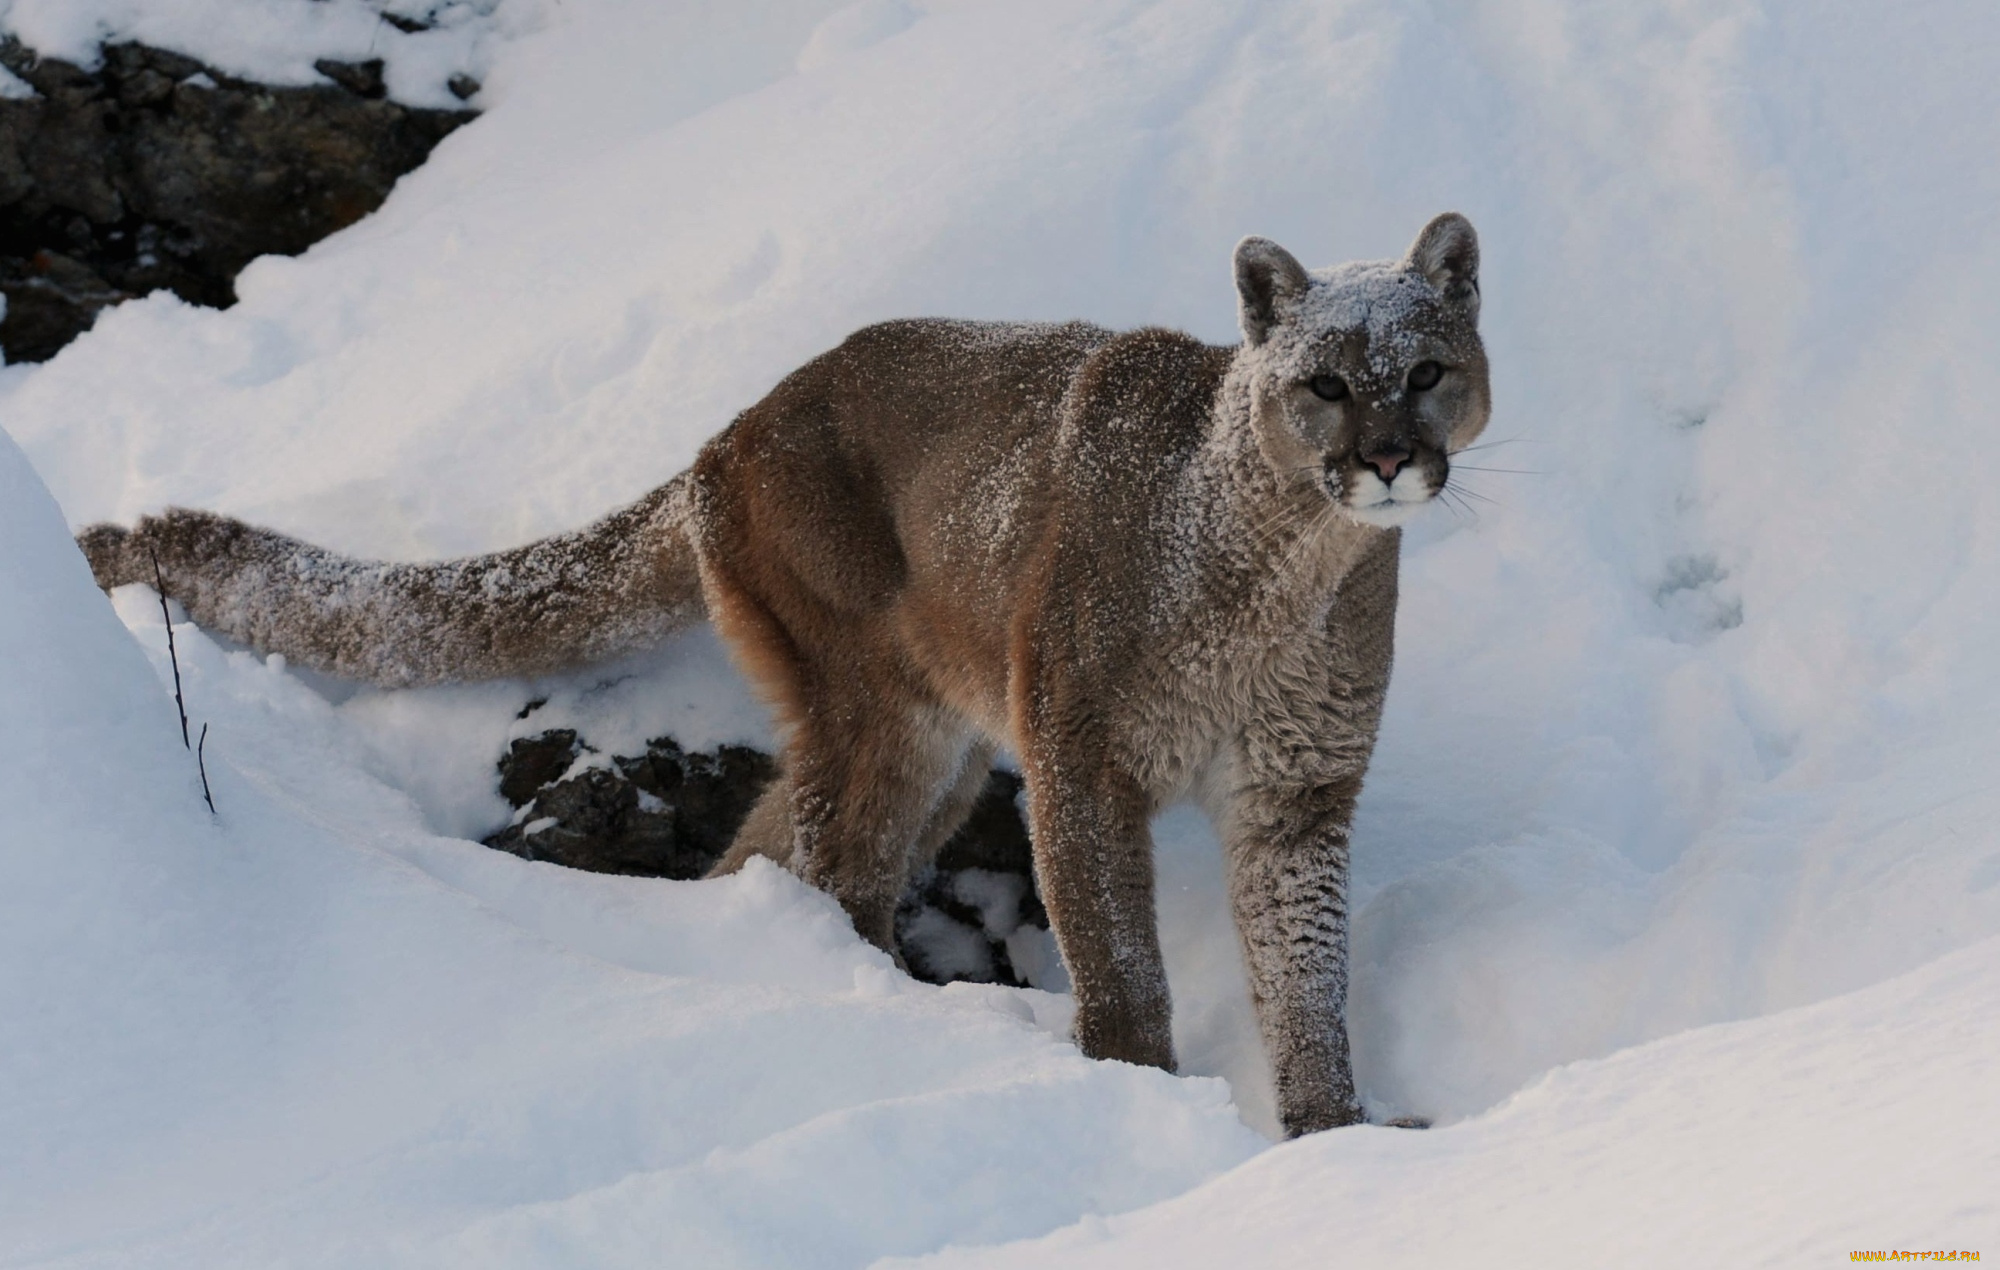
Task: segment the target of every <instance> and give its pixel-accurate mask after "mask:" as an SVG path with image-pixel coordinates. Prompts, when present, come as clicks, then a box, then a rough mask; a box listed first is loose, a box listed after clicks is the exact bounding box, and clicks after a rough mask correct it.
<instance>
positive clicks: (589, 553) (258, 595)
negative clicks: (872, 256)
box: [77, 475, 703, 687]
mask: <svg viewBox="0 0 2000 1270" xmlns="http://www.w3.org/2000/svg"><path fill="white" fill-rule="evenodd" d="M690 489H691V486H690V484H689V478H688V477H687V476H686V475H682V476H679V477H676V478H675V479H674V480H672V481H669V482H668V483H667V484H665V485H663V486H661V487H660V488H659V489H656V490H654V491H653V492H652V493H650V494H648V495H647V496H646V497H644V498H642V499H640V500H639V501H638V502H636V503H634V504H633V505H632V506H630V507H627V508H625V509H624V510H622V511H618V512H614V513H612V514H611V515H609V516H607V517H605V518H604V519H603V520H600V521H598V522H597V523H596V524H594V525H592V526H590V527H589V528H587V529H583V530H579V531H577V532H575V533H569V534H562V535H559V536H557V537H554V538H545V539H543V540H542V541H540V542H536V543H530V544H529V545H527V546H525V547H516V548H515V549H513V550H512V551H499V552H495V553H493V554H492V555H487V556H471V557H468V558H466V559H463V560H446V561H441V562H439V563H436V564H383V563H379V562H375V561H366V560H353V559H349V558H348V557H345V556H340V555H335V554H334V553H333V552H330V551H324V550H321V549H320V548H318V547H314V546H311V545H310V544H307V543H303V542H300V541H299V540H297V539H296V538H287V537H286V536H284V535H283V534H279V533H273V532H272V531H270V530H268V529H258V528H256V527H254V526H251V525H246V524H244V523H243V522H242V521H239V520H232V519H231V518H229V517H227V516H217V515H214V514H212V513H209V512H198V511H187V510H184V509H180V508H175V509H172V510H169V511H167V512H166V513H165V514H163V515H160V516H147V517H143V518H141V519H140V521H139V523H138V524H137V525H135V526H133V527H132V528H131V529H129V530H127V529H123V528H120V527H118V526H116V525H94V526H92V527H91V528H89V529H86V530H84V531H83V532H82V533H81V534H79V535H77V542H78V544H79V545H80V546H82V548H83V551H84V554H85V555H86V556H87V557H89V559H90V567H91V569H92V571H93V572H94V573H96V575H97V583H98V585H99V586H101V587H103V588H105V589H106V590H109V589H111V588H112V587H114V586H119V585H121V584H123V583H127V582H144V583H147V584H148V585H151V584H153V582H154V573H153V563H154V561H155V560H157V561H158V562H159V571H160V576H161V577H162V578H163V579H164V580H165V583H166V590H167V594H169V595H171V596H173V597H174V598H175V599H177V600H179V601H180V602H181V603H182V604H183V605H185V606H186V608H187V611H188V613H189V615H190V616H192V617H193V618H194V620H195V621H196V622H199V623H200V624H201V625H203V626H206V627H209V628H211V629H213V630H216V631H219V632H221V633H222V634H224V635H227V636H229V637H230V638H232V639H235V640H239V641H241V642H243V643H246V644H249V645H250V646H251V647H253V648H256V649H258V650H260V651H263V652H270V653H282V654H284V655H285V656H286V657H287V658H289V659H291V660H292V661H295V662H297V663H298V664H300V665H302V666H308V667H311V668H312V669H314V670H321V671H325V672H327V673H329V674H334V675H339V676H341V677H342V678H347V679H359V680H362V681H364V682H366V683H372V684H379V685H381V686H383V687H406V686H409V685H413V684H429V683H447V682H451V681H454V680H466V679H494V678H500V677H504V676H511V675H535V674H541V673H544V672H548V671H553V670H560V669H562V668H564V667H568V666H575V665H580V664H583V663H586V662H592V661H600V660H603V659H605V658H609V657H614V656H617V655H619V654H621V653H627V652H633V651H636V650H639V649H642V648H647V647H650V646H652V645H654V644H657V643H658V642H659V641H660V640H662V639H664V638H665V637H666V636H668V635H670V634H672V633H673V632H674V631H676V630H678V629H680V628H681V627H683V626H687V625H689V624H691V623H693V622H695V621H698V620H700V618H701V617H702V612H703V608H702V598H701V580H700V577H699V575H698V573H697V570H696V567H695V554H694V547H693V545H692V540H691V538H690V534H689V529H690V525H689V516H690V502H689V492H690Z"/></svg>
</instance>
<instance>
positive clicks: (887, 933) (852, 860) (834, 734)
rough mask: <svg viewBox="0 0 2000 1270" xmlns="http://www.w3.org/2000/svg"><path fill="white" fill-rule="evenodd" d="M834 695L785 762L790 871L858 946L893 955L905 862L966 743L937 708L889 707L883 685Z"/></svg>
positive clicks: (959, 728)
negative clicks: (833, 902) (842, 914)
mask: <svg viewBox="0 0 2000 1270" xmlns="http://www.w3.org/2000/svg"><path fill="white" fill-rule="evenodd" d="M855 689H859V690H858V691H856V690H855ZM850 692H851V693H852V695H851V696H850V695H849V693H850ZM841 696H843V697H846V698H847V700H844V701H841V702H840V703H839V704H833V703H829V704H828V706H827V707H826V708H824V709H822V710H817V711H814V712H813V717H811V718H810V719H809V720H808V722H807V723H806V725H805V726H803V727H801V728H799V729H798V730H797V732H796V733H795V735H794V736H793V738H792V743H791V745H790V747H789V749H788V752H787V754H786V768H787V769H788V770H789V771H790V772H791V776H792V782H791V814H792V829H793V834H794V838H793V843H794V845H793V865H794V868H796V869H797V870H798V872H799V874H800V876H802V877H803V878H805V880H806V881H808V882H810V883H812V884H813V885H814V886H817V887H819V888H820V889H821V890H824V891H826V892H828V893H829V894H831V895H832V896H833V897H834V898H835V899H837V900H839V901H840V905H841V907H842V908H844V909H846V910H847V914H848V916H849V917H850V918H852V919H853V921H854V929H855V930H856V931H857V932H859V933H860V935H861V937H862V938H863V939H866V940H868V941H869V942H870V943H872V944H874V945H875V946H877V947H878V948H882V949H885V950H889V951H894V948H895V918H896V905H897V904H898V902H900V901H901V900H902V898H903V891H904V889H905V888H906V887H907V886H908V884H909V877H910V861H911V856H912V854H913V852H914V850H915V848H916V846H917V843H918V839H919V837H920V836H921V835H923V833H924V831H925V829H926V828H927V827H929V826H930V824H931V821H932V818H933V815H934V813H935V811H936V809H937V807H938V803H939V801H940V799H941V797H942V795H943V794H944V792H945V791H946V789H947V787H948V786H949V785H950V784H951V783H952V782H953V781H954V780H955V778H956V777H957V776H958V775H959V764H960V760H961V758H962V756H963V755H964V753H965V749H966V746H967V744H968V742H969V738H968V737H967V735H966V729H965V727H964V725H963V724H962V723H959V722H958V721H957V720H955V719H953V718H951V717H950V716H949V715H948V714H947V713H946V712H944V711H943V710H941V709H940V708H938V707H937V706H935V705H932V704H929V703H926V702H922V701H916V700H911V699H910V698H909V697H907V696H902V697H901V699H900V700H899V699H898V697H899V696H901V694H898V693H897V692H896V690H895V689H894V688H893V687H890V686H888V685H882V686H880V687H878V688H877V689H876V690H875V691H868V690H867V689H866V688H865V687H862V685H861V684H855V685H854V688H853V689H849V691H848V692H843V693H842V694H841Z"/></svg>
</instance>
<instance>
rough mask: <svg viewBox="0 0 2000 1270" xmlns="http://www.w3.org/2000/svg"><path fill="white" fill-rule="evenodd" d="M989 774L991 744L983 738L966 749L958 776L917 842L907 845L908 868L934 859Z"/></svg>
mask: <svg viewBox="0 0 2000 1270" xmlns="http://www.w3.org/2000/svg"><path fill="white" fill-rule="evenodd" d="M992 774H993V747H992V746H991V745H990V744H988V743H986V742H984V741H981V742H978V743H977V744H975V745H974V746H973V747H972V748H971V749H970V750H968V751H966V754H965V758H964V760H963V761H962V762H961V764H960V767H959V773H958V779H957V780H956V781H955V782H954V783H952V784H951V785H950V786H949V787H947V788H946V790H945V792H944V796H943V797H942V798H940V799H938V803H937V806H936V807H935V808H934V809H933V810H932V811H931V816H930V820H929V821H928V822H927V823H926V824H925V825H924V828H923V832H921V833H919V834H918V835H917V840H916V843H915V845H914V846H913V847H912V848H911V849H910V872H912V873H920V872H922V871H923V870H924V869H925V868H926V867H927V866H929V864H930V863H931V861H933V860H935V859H937V855H938V852H939V851H942V850H943V849H944V844H945V843H947V842H950V841H951V836H952V835H953V834H955V833H957V832H958V828H959V826H960V825H963V824H964V823H965V819H966V817H967V816H970V815H971V814H972V807H973V804H975V803H977V802H978V801H979V794H980V791H982V790H984V789H985V788H986V779H987V777H989V776H991V775H992Z"/></svg>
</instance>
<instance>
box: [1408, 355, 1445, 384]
mask: <svg viewBox="0 0 2000 1270" xmlns="http://www.w3.org/2000/svg"><path fill="white" fill-rule="evenodd" d="M1443 378H1444V367H1442V366H1440V365H1438V364H1437V363H1436V362H1431V361H1423V362H1418V363H1417V364H1416V365H1414V366H1412V367H1410V387H1411V388H1414V389H1415V390H1417V391H1418V392H1422V391H1424V390H1425V389H1426V388H1435V387H1437V383H1438V380H1440V379H1443Z"/></svg>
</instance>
